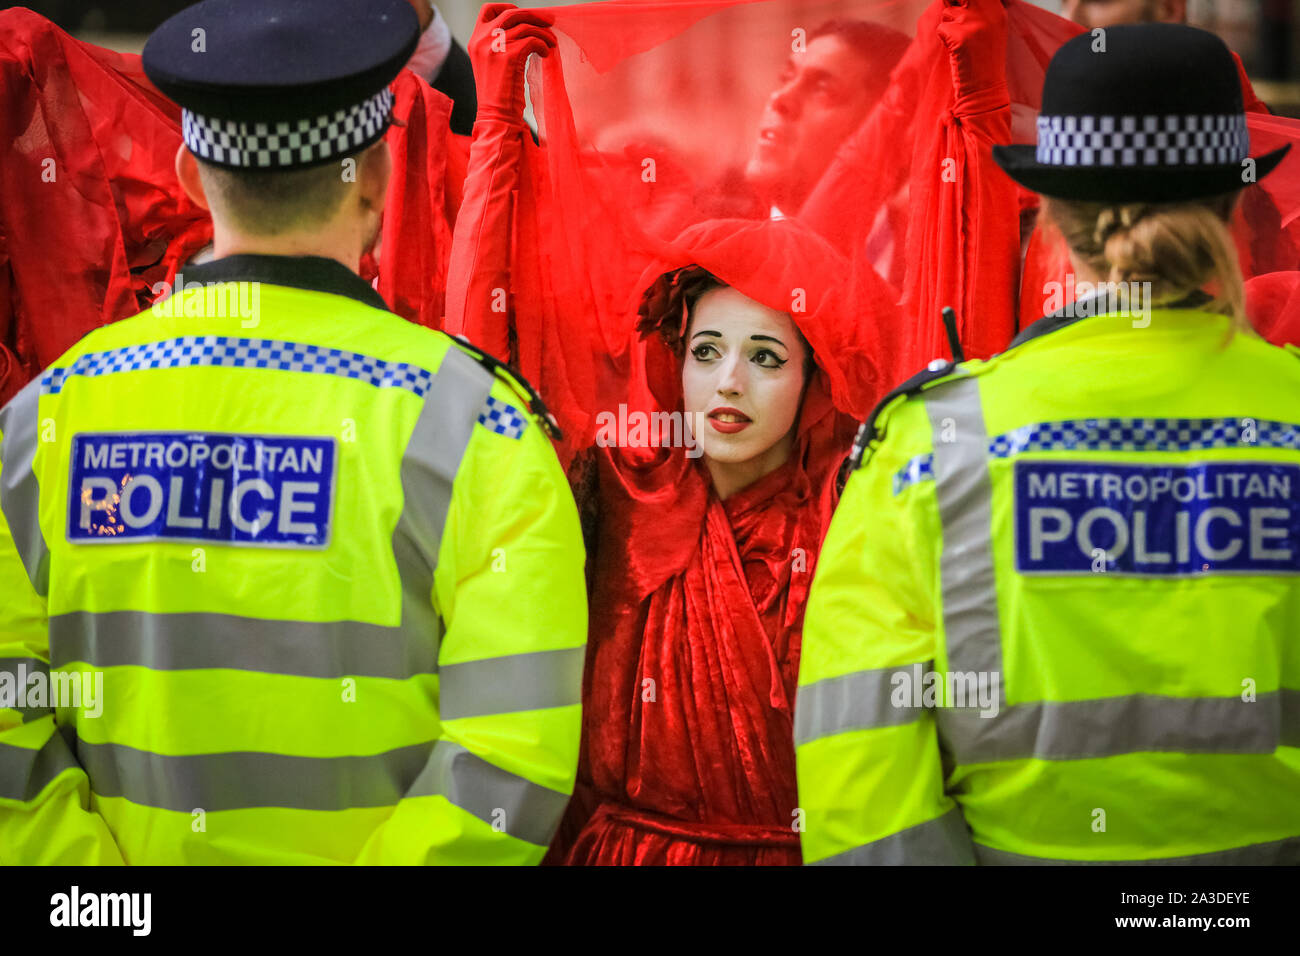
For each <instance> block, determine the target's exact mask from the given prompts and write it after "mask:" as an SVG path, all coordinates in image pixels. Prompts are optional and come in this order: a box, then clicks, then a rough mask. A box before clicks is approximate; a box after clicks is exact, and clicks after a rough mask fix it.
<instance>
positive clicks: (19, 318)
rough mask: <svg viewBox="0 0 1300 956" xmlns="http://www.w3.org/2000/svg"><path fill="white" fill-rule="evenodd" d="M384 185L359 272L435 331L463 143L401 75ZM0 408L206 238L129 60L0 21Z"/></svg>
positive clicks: (27, 16) (167, 275)
mask: <svg viewBox="0 0 1300 956" xmlns="http://www.w3.org/2000/svg"><path fill="white" fill-rule="evenodd" d="M393 88H394V91H395V92H396V94H397V102H396V106H395V113H396V115H397V116H398V117H399V118H401V119H403V120H404V121H405V122H406V123H407V126H406V128H405V129H402V128H398V127H394V128H393V129H392V130H390V131H389V134H388V141H389V144H390V147H391V148H392V149H393V153H394V169H395V174H394V182H393V186H392V188H391V189H390V193H389V206H388V211H387V212H386V214H385V217H384V224H383V231H382V239H381V243H380V246H379V249H378V259H377V260H376V259H375V258H373V257H371V259H370V261H369V263H368V265H369V269H370V274H369V275H367V278H373V277H374V275H375V273H376V271H377V273H378V276H379V291H380V293H381V294H383V295H384V296H385V298H386V300H387V301H388V302H389V304H390V306H392V308H393V309H394V310H395V311H397V312H398V313H399V314H401V315H404V316H406V317H407V318H409V319H412V320H414V321H418V322H420V323H422V324H425V325H432V326H437V325H439V324H440V323H441V319H442V315H443V303H444V289H445V288H446V274H447V257H448V254H449V252H450V247H451V229H452V224H453V222H454V213H455V210H456V208H457V207H458V206H459V203H460V185H461V183H462V182H463V177H464V170H465V161H466V156H467V151H468V144H467V143H465V142H458V140H460V139H461V138H460V137H454V136H450V134H445V133H444V131H445V130H446V122H447V116H448V115H449V111H450V108H451V107H450V101H448V100H447V99H446V98H445V97H444V96H443V95H442V94H440V93H437V92H435V91H434V90H432V89H431V88H430V87H429V86H428V84H427V83H425V82H423V81H422V80H420V79H419V78H417V77H416V76H415V75H414V74H412V73H410V72H409V71H407V72H404V73H403V74H402V75H401V76H399V77H398V78H397V80H396V81H395V82H394V84H393ZM0 140H3V141H4V142H8V143H12V146H11V147H10V148H9V151H8V152H7V154H6V156H5V161H4V163H0V403H3V402H4V401H7V399H8V398H9V397H10V396H12V395H13V394H14V393H15V392H17V391H18V389H20V388H21V387H22V386H23V385H24V384H25V383H26V382H27V381H28V380H30V379H31V378H32V377H33V376H35V375H36V374H37V373H38V372H39V371H40V370H41V369H42V368H44V367H45V366H46V365H48V364H49V363H50V362H52V361H53V360H54V359H56V358H57V357H58V356H59V355H60V354H62V353H63V352H64V351H66V350H67V349H68V347H70V346H71V345H72V344H73V343H74V342H76V341H77V340H78V339H79V338H81V337H82V336H83V335H85V334H86V333H87V332H88V331H90V330H91V329H93V328H95V327H97V326H100V325H104V324H106V323H109V322H113V321H116V320H117V319H121V318H125V317H127V316H130V315H134V314H136V313H138V312H139V311H141V310H142V309H144V308H146V307H147V306H148V305H149V304H150V303H151V302H152V301H153V300H154V298H155V293H154V288H155V285H156V284H158V283H163V282H168V283H170V282H171V281H173V279H174V277H175V273H176V271H177V269H178V268H180V267H182V266H183V264H184V263H185V262H186V261H188V260H189V259H190V258H191V257H192V256H193V255H194V254H195V253H197V252H198V251H199V250H200V249H202V248H203V247H204V246H205V245H206V244H207V243H208V242H210V241H211V238H212V224H211V220H210V219H209V217H208V214H207V212H206V210H204V209H202V208H200V207H198V206H196V205H195V204H194V203H192V202H191V201H190V200H189V198H188V197H186V196H185V194H184V192H183V191H182V190H181V188H180V184H179V183H178V182H177V180H176V174H175V172H174V161H175V156H176V150H177V147H178V146H179V145H180V110H179V108H178V107H176V106H175V105H174V104H172V103H171V102H169V101H168V100H167V99H166V98H164V97H163V96H162V94H161V93H159V92H158V91H157V90H156V89H155V88H154V87H153V85H152V84H150V82H149V81H148V79H147V78H146V77H145V75H144V71H143V70H142V69H141V67H140V58H139V57H138V56H132V55H123V54H117V53H114V52H112V51H109V50H105V49H102V48H100V47H96V46H94V45H92V44H88V43H83V42H81V41H78V40H75V39H73V38H72V37H70V36H68V35H67V34H66V33H64V32H63V31H62V30H60V29H59V28H58V27H56V26H54V24H52V23H50V22H49V21H48V20H46V19H44V18H43V17H41V16H39V15H37V14H35V13H33V12H31V11H30V10H24V9H12V10H5V11H3V12H0Z"/></svg>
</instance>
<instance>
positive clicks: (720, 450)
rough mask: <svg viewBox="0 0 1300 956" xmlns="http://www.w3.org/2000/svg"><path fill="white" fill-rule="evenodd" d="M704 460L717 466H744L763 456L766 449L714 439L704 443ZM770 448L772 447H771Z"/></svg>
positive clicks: (744, 443) (748, 443)
mask: <svg viewBox="0 0 1300 956" xmlns="http://www.w3.org/2000/svg"><path fill="white" fill-rule="evenodd" d="M702 445H703V448H704V460H705V461H707V462H712V463H713V464H715V465H743V464H745V463H746V462H749V461H753V460H754V459H755V458H757V457H758V456H759V455H761V454H763V452H765V451H766V450H767V449H766V448H756V447H755V443H754V442H748V441H747V442H735V443H732V442H726V441H718V440H717V439H714V440H712V441H705V442H702ZM769 447H770V446H769Z"/></svg>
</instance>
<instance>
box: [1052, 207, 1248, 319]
mask: <svg viewBox="0 0 1300 956" xmlns="http://www.w3.org/2000/svg"><path fill="white" fill-rule="evenodd" d="M1239 195H1240V193H1237V192H1233V193H1227V194H1224V195H1221V196H1213V197H1210V198H1208V199H1201V200H1195V201H1187V202H1177V203H1145V202H1143V203H1108V202H1085V201H1081V200H1065V199H1054V198H1052V197H1050V196H1044V197H1043V213H1044V215H1045V216H1046V217H1047V218H1048V220H1049V221H1050V222H1052V223H1053V224H1054V225H1055V226H1056V228H1057V229H1058V230H1060V232H1061V234H1062V235H1063V236H1064V238H1065V241H1066V244H1067V245H1069V247H1070V250H1071V251H1072V252H1073V253H1074V254H1075V256H1077V257H1078V258H1079V259H1081V260H1082V261H1083V262H1084V263H1086V264H1087V266H1088V268H1090V269H1091V270H1092V271H1093V272H1095V273H1096V274H1097V275H1098V276H1100V277H1102V279H1103V281H1106V282H1115V283H1121V282H1124V283H1127V282H1150V283H1151V299H1152V301H1151V303H1150V305H1153V306H1156V305H1161V304H1168V303H1171V302H1177V301H1178V300H1180V299H1183V298H1186V297H1187V296H1188V295H1190V294H1192V293H1193V292H1196V291H1197V290H1199V289H1201V288H1202V287H1203V286H1205V285H1206V284H1208V283H1210V282H1214V284H1215V288H1214V289H1213V295H1214V297H1213V299H1212V300H1211V301H1210V302H1209V303H1208V304H1207V305H1205V306H1202V307H1200V308H1201V309H1202V311H1206V312H1217V313H1220V314H1221V315H1226V316H1229V317H1230V318H1231V319H1232V321H1233V327H1234V328H1235V329H1236V330H1237V331H1241V332H1251V333H1253V332H1254V329H1253V328H1252V327H1251V325H1250V322H1249V321H1248V320H1247V318H1246V306H1245V301H1246V291H1245V285H1244V282H1243V279H1242V274H1241V264H1240V262H1239V261H1238V258H1237V247H1236V244H1235V242H1234V241H1233V238H1232V233H1231V231H1230V230H1229V225H1228V224H1229V223H1230V222H1231V220H1232V212H1233V209H1234V208H1235V207H1236V202H1237V197H1238V196H1239Z"/></svg>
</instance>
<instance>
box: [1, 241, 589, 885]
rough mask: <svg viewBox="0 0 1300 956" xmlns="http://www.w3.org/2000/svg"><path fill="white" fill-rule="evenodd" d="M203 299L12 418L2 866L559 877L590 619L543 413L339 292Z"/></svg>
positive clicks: (218, 281)
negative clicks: (394, 870) (416, 869)
mask: <svg viewBox="0 0 1300 956" xmlns="http://www.w3.org/2000/svg"><path fill="white" fill-rule="evenodd" d="M188 272H189V274H188V275H187V277H186V278H187V279H189V280H192V281H191V282H188V283H186V285H187V286H188V288H187V289H186V290H184V291H183V292H178V294H177V295H176V296H174V297H173V298H172V299H170V300H168V303H167V304H166V305H164V306H163V307H162V308H160V309H151V310H149V311H146V312H145V313H143V314H141V315H139V316H137V317H135V318H132V319H128V320H125V321H122V322H117V323H115V324H113V325H110V326H107V327H104V328H101V329H98V330H96V331H95V332H93V333H92V334H90V335H88V336H87V337H86V338H84V339H83V340H82V341H81V342H79V343H78V344H77V345H76V346H75V347H74V348H73V349H71V350H70V351H69V352H68V353H67V354H66V355H64V356H63V357H62V358H60V359H59V360H58V361H57V362H55V363H54V365H53V366H52V367H51V368H49V369H48V370H46V372H45V373H44V374H43V375H42V376H41V377H40V378H38V379H37V380H35V381H33V382H32V383H31V384H30V385H29V386H28V387H27V388H26V389H24V390H23V391H22V392H21V393H20V394H19V395H18V396H17V397H16V398H15V399H14V400H13V401H12V402H11V403H10V404H8V405H7V406H6V407H5V408H4V409H3V411H0V512H2V516H0V595H2V598H0V705H3V706H0V862H3V863H116V862H123V861H124V862H126V863H260V864H281V863H283V864H300V863H350V862H361V863H439V864H441V863H536V862H538V861H540V859H541V857H542V856H543V854H544V852H545V848H546V845H547V844H548V843H549V842H550V839H551V836H552V833H553V831H554V829H555V827H556V826H557V825H558V823H559V820H560V817H561V815H562V813H563V810H564V807H565V804H566V803H567V800H568V797H569V795H570V793H571V791H572V787H573V781H574V775H575V770H576V766H577V759H578V743H579V728H580V718H581V702H580V695H581V680H582V665H583V653H584V645H585V642H586V633H587V623H586V606H587V605H586V596H585V587H584V580H583V563H584V552H583V545H582V539H581V533H580V530H579V526H578V518H577V513H576V508H575V506H574V503H573V499H572V497H571V495H570V492H569V488H568V485H567V483H566V481H565V478H564V475H563V474H562V472H561V469H560V467H559V463H558V461H557V460H556V457H555V454H554V451H553V449H552V446H551V443H550V441H549V438H548V436H547V434H546V431H545V430H544V427H543V424H542V421H541V419H540V418H539V417H538V415H537V414H535V413H534V411H533V410H532V409H531V408H530V406H533V405H534V403H533V402H532V400H531V399H532V396H531V393H530V392H529V391H528V389H527V386H526V385H524V384H522V383H520V382H518V381H516V380H513V379H511V378H509V377H508V376H507V375H505V373H501V374H499V375H498V374H495V373H494V370H493V369H492V367H491V366H492V365H493V363H491V361H490V360H488V359H486V358H484V357H482V356H481V355H479V354H478V353H475V352H474V351H473V350H471V349H468V348H462V347H461V346H460V345H459V343H456V342H454V341H453V340H452V339H451V338H450V337H448V336H446V335H443V334H442V333H440V332H434V331H431V330H429V329H424V328H421V327H419V326H416V325H414V324H412V323H409V322H407V321H405V320H403V319H401V318H399V317H398V316H395V315H393V314H392V313H390V312H388V311H387V310H386V309H385V308H384V304H383V301H382V299H380V298H379V296H378V295H376V294H375V293H374V291H373V290H372V289H371V288H370V286H369V285H368V284H367V283H365V282H364V281H362V280H361V279H360V278H359V277H357V276H356V275H354V274H352V273H351V272H349V271H348V270H347V269H346V268H344V267H343V266H342V265H340V264H338V263H334V262H332V261H329V260H324V259H314V258H303V259H291V258H281V257H265V256H233V257H230V258H228V259H222V260H218V261H216V262H213V263H209V264H207V265H205V266H201V267H197V268H192V269H190V270H188ZM199 283H203V284H205V286H206V287H199V288H194V286H197V285H199ZM250 305H251V306H252V307H251V308H247V307H246V306H250ZM535 407H540V406H539V405H537V406H535ZM6 677H7V678H8V679H6ZM42 686H44V687H45V688H46V691H45V693H44V694H43V695H42V694H40V693H38V690H39V688H40V687H42ZM6 689H8V691H9V693H8V694H7V693H6ZM15 690H17V693H14V691H15ZM74 692H75V694H76V695H78V696H74Z"/></svg>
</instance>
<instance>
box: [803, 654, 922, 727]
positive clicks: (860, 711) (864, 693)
mask: <svg viewBox="0 0 1300 956" xmlns="http://www.w3.org/2000/svg"><path fill="white" fill-rule="evenodd" d="M917 666H918V665H915V664H904V665H901V666H899V667H880V668H876V669H873V670H865V671H856V672H854V673H852V674H844V675H842V676H839V677H828V678H826V679H825V680H819V681H817V682H816V683H814V684H806V685H804V686H803V687H800V688H799V696H798V699H797V700H796V702H795V710H794V744H795V746H796V747H801V746H803V745H804V744H806V743H808V742H809V741H812V740H819V739H820V738H822V737H830V736H833V735H834V734H842V733H845V732H846V731H850V730H869V729H871V728H872V727H890V726H894V725H897V724H907V723H911V722H912V721H913V720H916V719H917V718H918V717H919V716H920V715H921V710H922V709H921V708H919V707H913V706H911V702H912V699H913V698H912V695H911V694H910V693H909V694H907V700H906V702H905V703H904V705H903V706H895V704H894V701H893V695H894V687H895V684H896V682H897V680H898V677H899V676H900V675H901V676H902V677H904V678H905V679H906V680H908V681H909V682H911V681H912V680H913V679H914V677H915V675H916V668H917ZM932 669H933V664H932V663H931V662H930V661H927V662H926V663H925V664H924V665H921V672H922V674H924V673H926V672H928V671H930V670H932Z"/></svg>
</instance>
